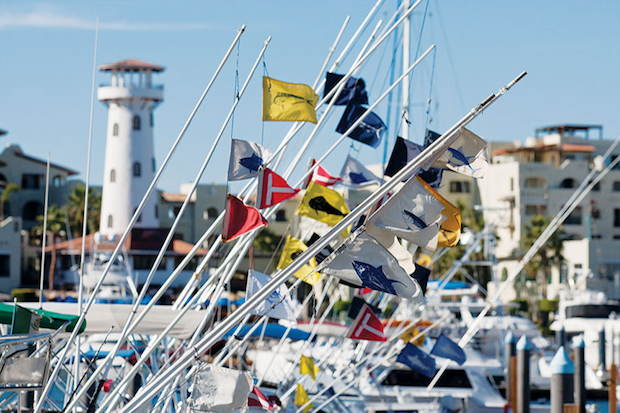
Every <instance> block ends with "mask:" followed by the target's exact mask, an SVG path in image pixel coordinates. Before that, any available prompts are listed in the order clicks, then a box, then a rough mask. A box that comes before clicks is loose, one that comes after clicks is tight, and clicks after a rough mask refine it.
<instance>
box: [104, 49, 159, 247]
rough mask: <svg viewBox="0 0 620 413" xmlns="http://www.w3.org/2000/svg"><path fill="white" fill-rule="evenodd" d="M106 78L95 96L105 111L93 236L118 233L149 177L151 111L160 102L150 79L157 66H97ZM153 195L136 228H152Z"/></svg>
mask: <svg viewBox="0 0 620 413" xmlns="http://www.w3.org/2000/svg"><path fill="white" fill-rule="evenodd" d="M99 69H100V70H101V71H102V72H110V73H111V74H112V79H111V83H110V84H109V85H106V86H101V87H100V88H99V89H98V91H97V98H98V99H99V100H100V101H102V102H103V103H104V104H105V105H106V106H107V107H108V131H107V137H106V151H105V167H104V177H103V194H102V200H101V221H100V224H99V232H101V233H102V234H103V235H116V234H122V233H123V232H124V231H125V229H126V228H127V226H128V225H129V221H130V219H131V217H132V216H133V214H134V212H135V210H136V208H137V207H138V205H139V204H140V201H141V200H142V197H143V196H144V194H145V193H146V190H147V189H148V187H149V185H150V183H151V181H152V180H153V177H154V176H155V169H156V168H155V155H154V149H153V110H154V109H155V108H156V107H157V105H158V104H159V103H160V102H161V101H162V100H163V98H164V90H163V86H160V85H153V83H152V75H153V73H158V72H161V71H163V70H164V68H163V67H161V66H156V65H153V64H150V63H146V62H141V61H139V60H134V59H129V60H123V61H122V62H117V63H111V64H107V65H103V66H100V67H99ZM156 208H157V197H156V196H151V197H150V199H149V201H148V203H147V204H146V205H145V207H144V209H143V210H142V214H141V215H140V217H139V218H138V221H137V222H136V225H135V227H136V228H157V227H159V221H158V219H157V211H156Z"/></svg>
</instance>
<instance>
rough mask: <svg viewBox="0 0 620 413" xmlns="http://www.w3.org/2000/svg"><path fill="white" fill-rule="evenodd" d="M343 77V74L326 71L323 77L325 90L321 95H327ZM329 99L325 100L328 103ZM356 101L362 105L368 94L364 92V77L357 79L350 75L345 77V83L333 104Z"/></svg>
mask: <svg viewBox="0 0 620 413" xmlns="http://www.w3.org/2000/svg"><path fill="white" fill-rule="evenodd" d="M343 78H344V75H339V74H337V73H330V72H327V76H326V77H325V92H324V93H323V97H325V96H327V95H328V94H329V92H331V90H332V89H333V88H334V87H335V86H336V85H337V84H338V82H340V81H341V80H342V79H343ZM332 99H333V97H332V98H331V99H329V100H328V101H327V103H329V102H330V101H331V100H332ZM351 101H353V102H357V103H360V104H363V105H366V104H368V94H367V93H366V83H365V82H364V79H361V78H359V79H357V78H354V77H350V78H348V79H347V83H346V85H345V86H344V87H343V88H342V90H341V91H340V94H339V95H338V97H337V98H336V101H335V102H334V105H346V104H348V103H349V102H351Z"/></svg>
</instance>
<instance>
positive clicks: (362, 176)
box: [340, 156, 381, 188]
mask: <svg viewBox="0 0 620 413" xmlns="http://www.w3.org/2000/svg"><path fill="white" fill-rule="evenodd" d="M380 182H381V179H380V178H379V177H378V176H376V175H375V174H373V173H372V172H370V171H369V170H368V168H366V167H365V166H364V164H363V163H361V162H360V161H358V160H357V159H353V158H351V156H347V160H346V161H345V162H344V165H343V166H342V171H341V172H340V183H341V184H343V185H347V186H352V187H356V188H359V187H364V186H368V185H372V184H373V183H380Z"/></svg>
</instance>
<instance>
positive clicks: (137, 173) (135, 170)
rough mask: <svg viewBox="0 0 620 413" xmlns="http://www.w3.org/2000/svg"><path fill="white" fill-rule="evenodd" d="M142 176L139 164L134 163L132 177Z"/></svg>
mask: <svg viewBox="0 0 620 413" xmlns="http://www.w3.org/2000/svg"><path fill="white" fill-rule="evenodd" d="M140 175H142V167H141V166H140V162H136V163H134V164H133V176H140Z"/></svg>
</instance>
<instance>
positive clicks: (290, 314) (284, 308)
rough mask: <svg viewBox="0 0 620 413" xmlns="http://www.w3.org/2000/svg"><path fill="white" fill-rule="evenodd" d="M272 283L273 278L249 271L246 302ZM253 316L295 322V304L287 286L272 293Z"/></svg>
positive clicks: (281, 286) (283, 285)
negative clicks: (264, 316)
mask: <svg viewBox="0 0 620 413" xmlns="http://www.w3.org/2000/svg"><path fill="white" fill-rule="evenodd" d="M269 281H271V277H270V276H268V275H267V274H263V273H262V272H258V271H255V270H250V271H248V284H247V287H246V295H245V298H246V300H247V299H249V298H250V297H252V296H253V295H254V294H256V293H257V292H258V290H260V289H261V288H263V287H264V286H265V285H267V283H268V282H269ZM252 314H254V315H259V316H263V315H266V316H268V317H271V318H277V319H280V320H282V319H284V320H290V321H295V313H294V311H293V303H292V302H291V298H290V297H289V292H288V288H286V284H284V283H282V284H280V286H279V287H278V288H277V289H276V290H275V291H274V292H272V293H271V295H270V296H269V297H267V298H266V299H265V300H264V301H263V302H262V303H260V304H259V305H258V307H256V308H255V309H254V310H252Z"/></svg>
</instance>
